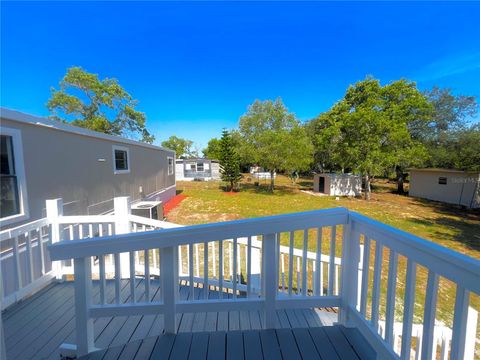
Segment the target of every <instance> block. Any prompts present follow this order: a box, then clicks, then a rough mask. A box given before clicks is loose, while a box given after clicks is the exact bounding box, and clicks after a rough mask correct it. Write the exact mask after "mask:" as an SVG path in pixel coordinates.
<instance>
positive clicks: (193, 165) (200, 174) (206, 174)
mask: <svg viewBox="0 0 480 360" xmlns="http://www.w3.org/2000/svg"><path fill="white" fill-rule="evenodd" d="M175 173H176V178H177V180H184V181H192V180H220V164H219V162H218V161H217V160H210V159H177V160H176V162H175Z"/></svg>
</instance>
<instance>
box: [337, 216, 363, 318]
mask: <svg viewBox="0 0 480 360" xmlns="http://www.w3.org/2000/svg"><path fill="white" fill-rule="evenodd" d="M359 258H360V236H359V234H358V233H356V232H355V231H354V229H353V224H352V220H351V217H350V216H348V220H347V222H346V223H345V224H344V225H343V238H342V284H341V293H340V296H341V298H342V306H341V307H340V309H339V315H338V321H339V323H340V324H343V325H346V326H347V325H348V313H349V311H350V310H353V309H356V307H357V292H358V262H359Z"/></svg>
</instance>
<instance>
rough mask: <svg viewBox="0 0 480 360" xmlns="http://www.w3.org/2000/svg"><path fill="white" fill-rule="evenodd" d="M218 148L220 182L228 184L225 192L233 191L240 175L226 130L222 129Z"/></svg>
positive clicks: (235, 153)
mask: <svg viewBox="0 0 480 360" xmlns="http://www.w3.org/2000/svg"><path fill="white" fill-rule="evenodd" d="M219 148H220V154H219V155H220V156H219V160H220V175H221V178H222V180H223V181H225V182H226V183H227V184H228V186H227V190H229V191H233V190H235V189H236V188H237V185H238V182H239V181H240V179H241V178H242V174H241V173H240V163H239V157H238V154H237V152H236V151H235V148H234V143H233V141H232V136H231V134H230V133H229V132H228V131H227V130H226V129H223V132H222V138H221V139H220V142H219Z"/></svg>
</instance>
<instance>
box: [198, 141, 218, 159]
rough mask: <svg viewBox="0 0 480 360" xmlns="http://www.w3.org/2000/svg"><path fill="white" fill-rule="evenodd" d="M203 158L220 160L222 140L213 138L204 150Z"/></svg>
mask: <svg viewBox="0 0 480 360" xmlns="http://www.w3.org/2000/svg"><path fill="white" fill-rule="evenodd" d="M202 152H203V156H205V157H206V158H208V159H216V160H218V159H220V154H221V148H220V140H218V139H217V138H212V139H210V140H209V141H208V144H207V147H206V148H205V149H203V150H202Z"/></svg>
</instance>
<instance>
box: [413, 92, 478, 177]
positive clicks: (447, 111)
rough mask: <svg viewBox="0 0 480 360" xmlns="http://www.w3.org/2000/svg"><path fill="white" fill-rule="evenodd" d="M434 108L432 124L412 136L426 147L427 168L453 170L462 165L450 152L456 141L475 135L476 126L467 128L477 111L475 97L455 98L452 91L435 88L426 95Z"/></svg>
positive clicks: (422, 127) (429, 123)
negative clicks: (427, 156)
mask: <svg viewBox="0 0 480 360" xmlns="http://www.w3.org/2000/svg"><path fill="white" fill-rule="evenodd" d="M425 95H426V96H427V98H428V99H429V101H430V103H431V104H432V106H433V115H432V117H431V121H429V122H428V123H426V124H423V126H419V127H418V128H417V129H415V130H416V132H415V133H414V136H417V137H418V138H419V139H420V140H421V141H422V142H423V143H424V145H425V147H426V148H427V151H428V155H429V159H428V161H427V166H429V167H444V168H453V167H459V166H460V168H463V167H464V166H463V167H462V166H461V162H460V163H459V162H458V152H455V151H452V150H453V148H455V147H458V146H459V143H458V142H459V141H460V140H461V139H465V138H466V137H468V136H475V133H476V131H475V127H473V128H469V127H468V120H469V119H471V118H474V117H475V116H476V114H477V112H478V103H477V99H476V97H474V96H466V95H454V94H453V93H452V89H449V88H443V89H442V88H439V87H438V86H435V87H433V89H431V90H428V91H426V92H425Z"/></svg>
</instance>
